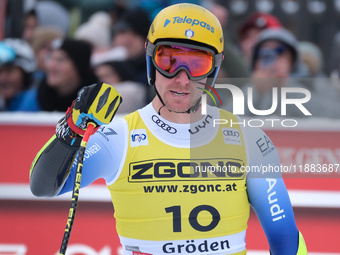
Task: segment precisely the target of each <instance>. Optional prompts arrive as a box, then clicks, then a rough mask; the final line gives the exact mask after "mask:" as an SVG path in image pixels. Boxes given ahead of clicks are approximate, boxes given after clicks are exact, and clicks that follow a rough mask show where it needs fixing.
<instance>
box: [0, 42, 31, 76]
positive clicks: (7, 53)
mask: <svg viewBox="0 0 340 255" xmlns="http://www.w3.org/2000/svg"><path fill="white" fill-rule="evenodd" d="M7 64H13V65H16V66H19V67H21V68H22V70H23V71H24V72H25V73H27V74H29V73H32V72H33V71H34V70H35V68H36V62H35V55H34V52H33V50H32V48H31V46H30V45H29V44H28V43H27V42H26V41H25V40H22V39H15V38H8V39H4V40H3V41H1V42H0V67H1V66H3V65H7Z"/></svg>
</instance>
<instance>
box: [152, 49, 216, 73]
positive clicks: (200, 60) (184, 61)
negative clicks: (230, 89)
mask: <svg viewBox="0 0 340 255" xmlns="http://www.w3.org/2000/svg"><path fill="white" fill-rule="evenodd" d="M154 60H155V63H156V65H157V66H158V67H159V68H161V69H162V70H163V71H165V72H167V73H169V74H172V73H174V72H176V70H178V69H179V68H183V67H184V68H185V69H187V70H188V72H189V73H190V75H191V76H192V77H199V76H203V75H206V74H207V73H209V72H210V71H211V70H212V68H213V54H212V52H210V51H205V50H201V49H194V48H188V47H183V46H177V45H158V46H157V49H156V51H155V57H154Z"/></svg>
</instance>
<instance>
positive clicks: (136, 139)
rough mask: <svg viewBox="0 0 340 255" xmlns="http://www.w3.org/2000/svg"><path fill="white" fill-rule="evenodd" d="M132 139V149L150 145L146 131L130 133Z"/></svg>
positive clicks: (140, 130)
mask: <svg viewBox="0 0 340 255" xmlns="http://www.w3.org/2000/svg"><path fill="white" fill-rule="evenodd" d="M130 138H131V143H130V146H131V147H136V146H141V145H149V142H148V137H147V135H146V130H145V129H134V130H132V131H131V133H130Z"/></svg>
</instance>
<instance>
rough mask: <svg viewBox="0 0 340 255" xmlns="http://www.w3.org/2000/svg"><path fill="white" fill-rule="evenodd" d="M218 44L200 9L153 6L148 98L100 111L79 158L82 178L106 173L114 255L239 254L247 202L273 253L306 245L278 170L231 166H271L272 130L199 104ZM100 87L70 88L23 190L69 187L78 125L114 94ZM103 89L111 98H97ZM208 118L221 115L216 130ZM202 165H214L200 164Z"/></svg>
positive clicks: (274, 162)
mask: <svg viewBox="0 0 340 255" xmlns="http://www.w3.org/2000/svg"><path fill="white" fill-rule="evenodd" d="M223 45H224V43H223V33H222V28H221V25H220V23H219V21H218V19H217V18H216V17H215V16H214V15H213V14H212V13H211V12H209V11H208V10H207V9H205V8H203V7H201V6H198V5H193V4H177V5H172V6H169V7H167V8H165V9H163V10H162V11H161V12H160V13H159V14H158V15H157V16H156V17H155V19H154V21H153V23H152V24H151V26H150V29H149V33H148V37H147V40H146V61H147V74H148V82H149V84H150V85H151V86H152V87H153V88H154V90H155V91H156V96H155V97H154V99H153V101H152V102H151V103H150V104H148V105H146V106H145V107H143V108H142V109H139V110H138V111H135V112H133V113H131V114H129V115H127V116H125V117H124V118H122V119H118V120H114V121H112V122H110V120H107V122H105V123H108V122H110V123H109V124H108V125H103V126H102V127H100V128H99V129H98V131H97V132H96V133H95V134H94V135H93V136H92V137H91V139H90V140H89V144H88V147H89V148H92V146H95V147H93V148H96V151H95V153H91V155H89V157H87V158H86V161H84V164H83V172H82V180H83V183H82V186H81V187H83V186H86V185H88V184H90V183H92V182H94V181H95V180H96V179H98V178H104V179H105V180H106V183H107V186H108V189H109V191H110V192H111V197H112V202H113V205H114V209H115V218H116V228H117V232H118V235H119V237H120V241H121V243H122V247H123V254H135V255H142V254H157V255H160V254H183V255H188V254H197V255H198V254H215V255H222V254H234V255H241V254H246V243H245V235H246V229H247V221H248V218H249V213H250V205H251V206H252V207H253V208H254V209H255V211H256V213H257V216H258V218H259V220H260V222H261V224H262V226H263V229H264V231H265V233H266V235H267V238H268V242H269V246H270V250H271V253H272V254H307V250H306V246H305V243H304V241H303V237H302V234H301V233H300V232H299V231H298V228H297V226H296V223H295V219H294V213H293V210H292V206H291V203H290V200H289V196H288V192H287V190H286V188H285V185H284V182H283V179H282V178H281V174H280V173H276V174H274V175H272V178H265V175H264V176H263V175H262V176H261V174H260V175H258V174H257V173H248V174H246V173H245V171H242V170H241V169H244V167H246V166H250V167H251V166H260V165H261V164H264V165H271V166H273V167H274V166H275V167H279V166H280V161H279V158H278V154H277V152H276V149H275V147H274V145H273V144H272V142H271V141H270V139H269V138H268V137H267V136H266V135H265V134H264V133H263V131H261V130H260V129H258V128H246V127H242V126H241V125H240V124H239V119H238V117H237V116H235V115H233V114H232V113H230V112H227V111H225V110H221V109H218V108H217V107H212V106H208V105H206V111H207V112H206V114H203V116H202V113H203V112H202V108H203V102H201V97H202V94H203V92H206V93H210V91H209V90H210V89H211V90H212V91H213V87H212V86H214V83H215V78H216V76H217V73H218V71H219V68H220V66H221V62H222V60H223ZM106 85H107V84H105V83H104V84H95V85H91V86H88V87H86V88H84V89H83V90H81V91H80V92H79V93H78V97H77V98H76V103H75V104H74V107H73V108H69V110H68V111H67V114H66V116H65V117H64V118H63V119H62V120H61V121H60V122H59V124H58V126H57V132H56V135H54V136H53V138H52V139H50V140H49V142H48V143H47V145H46V147H44V149H43V150H42V151H41V152H40V153H39V154H38V155H37V158H36V159H35V161H34V163H33V165H32V169H31V175H30V183H31V190H32V192H33V194H35V195H37V196H56V195H59V194H62V193H65V192H69V191H71V190H72V188H73V181H74V178H75V175H76V173H75V171H76V165H77V164H73V160H74V158H75V157H76V154H77V148H79V144H80V140H81V137H80V136H79V135H78V134H81V133H83V132H84V130H82V129H81V128H82V125H86V123H87V120H88V119H91V120H92V121H93V122H94V123H95V124H96V125H97V124H100V123H101V122H99V121H98V119H102V117H101V116H104V115H105V116H108V115H110V114H112V111H113V110H112V109H114V107H112V105H113V104H114V103H117V102H118V99H119V98H120V96H119V94H118V93H117V92H116V91H114V90H113V89H108V88H107V86H106ZM103 88H104V89H103ZM111 88H112V87H111ZM109 91H111V92H112V98H115V100H113V101H111V100H107V99H108V98H109V96H108V94H109V93H110V92H109ZM123 100H124V99H123ZM97 102H99V103H98V104H97ZM114 105H115V104H114ZM78 106H81V107H78ZM86 109H98V111H99V112H100V114H97V112H93V111H92V112H91V113H90V112H88V111H87V110H86ZM101 109H107V110H105V111H104V112H102V111H101ZM214 119H228V120H231V121H230V122H228V124H225V125H219V126H218V127H217V126H215V127H214V125H213V120H214ZM231 123H234V124H231ZM77 132H79V133H77ZM259 141H260V142H259ZM262 142H263V143H264V142H266V143H267V145H268V144H270V152H268V153H266V154H262V152H261V148H262V147H259V145H258V144H259V143H262ZM211 167H213V168H214V169H215V171H214V170H212V171H207V168H208V169H212V168H211ZM228 167H229V170H228ZM223 169H224V170H223ZM252 177H259V178H252ZM268 193H270V194H269V196H268Z"/></svg>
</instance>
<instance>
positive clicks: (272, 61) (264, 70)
mask: <svg viewBox="0 0 340 255" xmlns="http://www.w3.org/2000/svg"><path fill="white" fill-rule="evenodd" d="M251 68H252V77H251V82H250V83H248V84H246V85H244V87H243V88H242V89H243V91H244V93H245V95H247V93H248V88H251V90H252V94H251V95H249V97H251V99H252V104H253V106H254V108H255V109H257V110H267V109H270V108H271V106H272V103H273V93H277V95H278V101H279V102H280V100H281V88H282V87H291V88H304V89H306V90H308V91H309V92H310V93H311V99H310V100H309V101H308V102H306V103H304V104H303V105H304V107H305V108H307V109H308V111H309V112H310V113H311V114H312V116H322V117H325V116H327V114H331V112H332V111H331V105H330V104H329V103H327V102H328V101H329V100H327V97H326V95H327V94H326V93H321V92H320V90H318V89H315V85H316V84H315V83H314V82H313V81H312V79H306V78H309V77H310V76H309V72H308V69H307V67H306V66H305V65H304V64H303V62H302V61H301V57H300V53H299V50H298V41H297V39H296V38H295V36H294V35H293V34H292V33H291V32H289V31H288V30H286V29H284V28H271V29H266V30H264V31H263V32H261V33H260V35H259V38H258V41H257V43H256V44H255V46H254V49H253V54H252V59H251ZM274 89H277V92H274ZM289 96H290V98H301V97H302V96H303V95H302V94H301V93H293V92H291V93H289ZM226 108H227V109H230V108H231V104H229V105H228V106H227V107H226ZM245 115H249V116H252V115H254V114H253V113H252V112H250V110H249V109H248V108H246V109H245ZM273 115H276V116H281V107H277V109H276V111H275V112H274V113H273ZM286 116H290V117H305V116H306V115H305V114H304V113H303V112H302V111H301V110H300V109H299V108H298V107H296V106H295V105H287V108H286Z"/></svg>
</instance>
